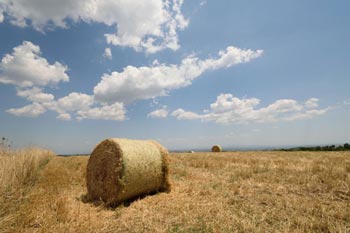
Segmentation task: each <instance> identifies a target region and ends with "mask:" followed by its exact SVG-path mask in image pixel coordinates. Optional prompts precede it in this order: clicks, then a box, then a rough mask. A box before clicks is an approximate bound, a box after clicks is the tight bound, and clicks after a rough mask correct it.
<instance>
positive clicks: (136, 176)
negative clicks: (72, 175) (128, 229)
mask: <svg viewBox="0 0 350 233" xmlns="http://www.w3.org/2000/svg"><path fill="white" fill-rule="evenodd" d="M168 166H169V164H168V151H167V150H166V149H165V148H164V147H163V146H161V145H160V144H159V143H157V142H155V141H141V140H128V139H120V138H110V139H106V140H104V141H102V142H101V143H99V144H98V145H97V146H96V147H95V149H94V150H93V152H92V154H91V156H90V158H89V162H88V165H87V173H86V183H87V190H88V194H87V198H88V200H103V201H104V202H105V203H106V204H107V205H115V204H119V203H121V202H123V201H125V200H128V199H131V198H136V197H139V196H141V195H145V194H149V193H154V192H169V191H170V183H169V177H168V173H169V170H168Z"/></svg>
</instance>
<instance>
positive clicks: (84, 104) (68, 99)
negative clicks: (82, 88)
mask: <svg viewBox="0 0 350 233" xmlns="http://www.w3.org/2000/svg"><path fill="white" fill-rule="evenodd" d="M56 103H57V105H56V107H58V109H61V110H63V111H76V110H81V109H89V108H90V106H91V105H92V104H93V103H94V97H93V96H91V95H87V94H83V93H77V92H72V93H70V94H69V95H67V96H65V97H62V98H60V99H58V100H57V102H56Z"/></svg>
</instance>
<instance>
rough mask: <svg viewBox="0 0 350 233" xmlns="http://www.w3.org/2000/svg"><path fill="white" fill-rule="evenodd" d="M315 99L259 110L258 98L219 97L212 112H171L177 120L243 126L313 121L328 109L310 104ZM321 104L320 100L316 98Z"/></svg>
mask: <svg viewBox="0 0 350 233" xmlns="http://www.w3.org/2000/svg"><path fill="white" fill-rule="evenodd" d="M315 100H316V98H311V99H309V100H307V101H306V102H305V103H304V104H303V103H298V101H296V100H292V99H280V100H277V101H275V102H274V103H272V104H269V105H268V106H266V107H261V108H258V105H259V104H260V100H259V99H257V98H248V99H239V98H237V97H234V96H233V95H232V94H220V95H219V96H218V97H217V99H216V101H215V102H214V103H212V104H211V105H210V109H207V110H205V111H203V113H202V114H198V113H194V112H191V111H185V110H183V109H177V110H175V111H173V112H172V114H171V115H172V116H174V117H175V118H176V119H178V120H194V119H200V120H202V121H214V122H216V123H219V124H242V123H248V122H257V123H265V122H274V121H294V120H302V119H310V118H312V117H314V116H319V115H323V114H325V113H326V112H327V111H328V110H329V108H324V109H316V108H317V107H318V105H317V106H316V105H313V106H311V105H310V102H315ZM317 101H318V99H317Z"/></svg>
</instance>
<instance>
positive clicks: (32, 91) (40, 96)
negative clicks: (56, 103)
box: [17, 87, 55, 103]
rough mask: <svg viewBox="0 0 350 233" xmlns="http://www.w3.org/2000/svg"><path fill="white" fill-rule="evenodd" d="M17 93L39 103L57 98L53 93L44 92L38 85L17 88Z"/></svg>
mask: <svg viewBox="0 0 350 233" xmlns="http://www.w3.org/2000/svg"><path fill="white" fill-rule="evenodd" d="M17 95H18V96H20V97H23V98H26V99H27V100H29V101H32V102H37V103H47V102H51V101H53V100H54V98H55V97H54V96H53V95H52V94H48V93H43V91H42V89H41V88H38V87H32V88H26V89H17Z"/></svg>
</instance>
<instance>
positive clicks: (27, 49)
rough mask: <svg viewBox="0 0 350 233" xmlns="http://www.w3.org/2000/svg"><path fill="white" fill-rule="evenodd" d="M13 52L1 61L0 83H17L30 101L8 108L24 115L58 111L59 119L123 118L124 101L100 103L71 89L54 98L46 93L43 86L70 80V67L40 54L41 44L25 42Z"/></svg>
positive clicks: (18, 94)
mask: <svg viewBox="0 0 350 233" xmlns="http://www.w3.org/2000/svg"><path fill="white" fill-rule="evenodd" d="M13 50H14V52H13V53H12V54H6V55H5V56H4V58H3V59H2V60H1V63H0V83H4V84H12V85H14V86H15V87H16V90H17V96H20V97H22V98H25V99H27V100H28V101H30V102H31V104H29V105H27V106H24V107H21V108H11V109H8V110H7V111H6V112H8V113H10V114H13V115H16V116H23V117H37V116H39V115H41V114H43V113H45V112H46V111H47V110H51V111H54V112H57V113H58V116H57V119H60V120H71V118H72V116H71V114H75V115H77V118H78V119H80V120H81V119H85V118H86V119H104V120H124V119H125V115H124V114H125V109H124V105H123V104H121V103H114V104H111V105H104V106H101V105H100V104H99V103H96V102H95V101H94V96H92V95H87V94H84V93H78V92H72V93H70V94H68V95H67V96H64V97H62V98H59V99H55V97H54V95H52V94H49V93H45V92H44V90H43V89H44V88H45V87H46V86H48V85H55V84H57V83H59V82H61V81H68V80H69V77H68V75H67V74H66V73H65V72H66V70H67V67H64V66H63V65H61V64H60V63H58V62H55V63H54V64H53V65H51V64H49V63H48V62H47V60H46V59H45V58H43V57H41V55H40V48H39V46H36V45H34V44H33V43H31V42H27V41H25V42H23V44H22V45H19V46H17V47H15V48H14V49H13Z"/></svg>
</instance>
